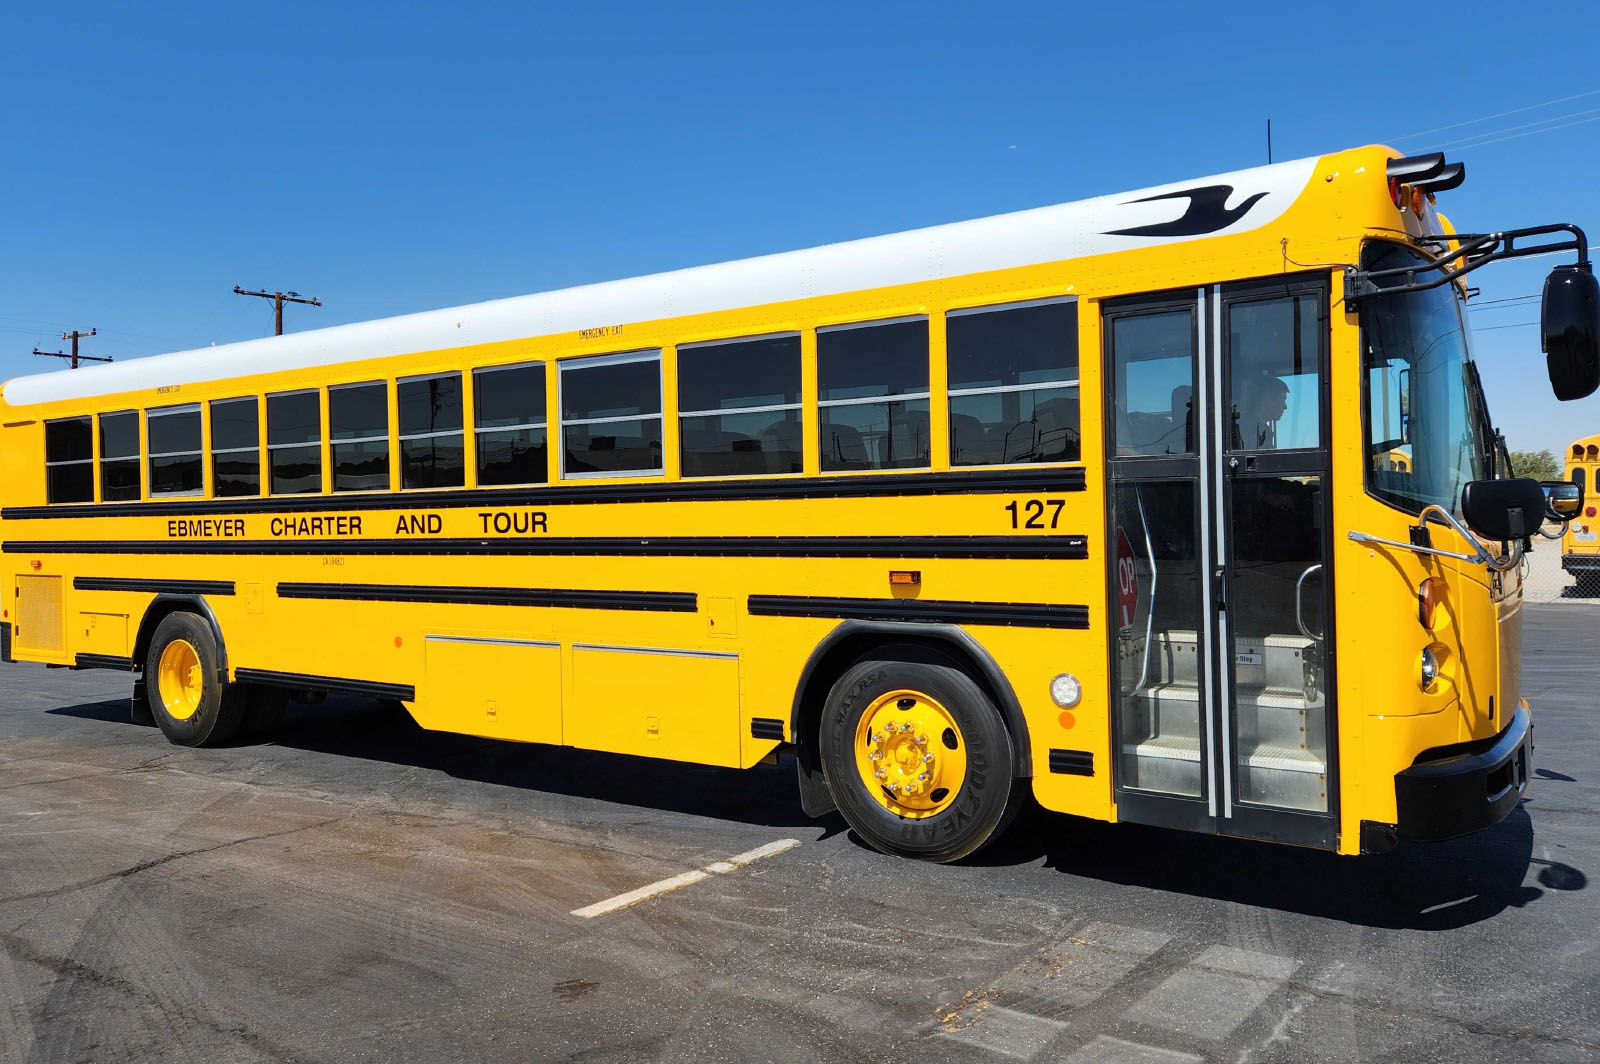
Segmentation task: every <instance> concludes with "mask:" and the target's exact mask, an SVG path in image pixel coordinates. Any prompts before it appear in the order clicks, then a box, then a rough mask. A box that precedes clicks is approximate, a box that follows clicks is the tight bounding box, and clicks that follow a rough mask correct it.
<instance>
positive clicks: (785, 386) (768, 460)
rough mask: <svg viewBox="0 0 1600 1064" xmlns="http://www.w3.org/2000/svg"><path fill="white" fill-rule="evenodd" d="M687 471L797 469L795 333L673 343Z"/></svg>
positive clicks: (689, 473)
mask: <svg viewBox="0 0 1600 1064" xmlns="http://www.w3.org/2000/svg"><path fill="white" fill-rule="evenodd" d="M678 425H679V429H680V436H681V440H682V443H681V448H682V456H683V467H682V468H683V475H684V476H686V477H718V476H763V475H766V474H770V473H798V472H800V452H801V447H800V337H799V335H798V334H791V335H787V336H763V337H756V338H751V339H745V340H719V341H716V342H714V343H705V344H686V345H683V346H681V347H679V348H678Z"/></svg>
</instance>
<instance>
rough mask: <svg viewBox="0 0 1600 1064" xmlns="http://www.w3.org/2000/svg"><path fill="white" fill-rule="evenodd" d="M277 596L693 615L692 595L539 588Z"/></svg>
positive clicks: (346, 589) (413, 588)
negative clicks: (642, 611)
mask: <svg viewBox="0 0 1600 1064" xmlns="http://www.w3.org/2000/svg"><path fill="white" fill-rule="evenodd" d="M278 597H279V598H298V599H333V600H337V601H343V602H434V603H451V604H461V605H472V606H552V607H567V608H571V609H584V610H654V611H658V612H663V613H693V612H694V611H695V610H696V609H697V608H698V601H697V599H696V597H695V594H694V592H692V591H581V590H569V589H558V588H541V587H430V586H422V585H412V584H295V583H281V584H279V585H278Z"/></svg>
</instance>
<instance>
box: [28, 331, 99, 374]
mask: <svg viewBox="0 0 1600 1064" xmlns="http://www.w3.org/2000/svg"><path fill="white" fill-rule="evenodd" d="M99 331H100V330H99V329H90V330H89V331H88V332H79V331H78V330H77V329H73V330H72V331H71V332H69V333H62V334H61V338H62V339H63V340H71V341H72V350H71V351H70V352H67V351H41V350H39V349H38V348H37V347H36V348H34V349H33V353H34V354H36V355H45V356H47V357H49V358H65V359H70V360H71V362H72V365H70V366H69V367H67V368H68V369H77V368H78V363H79V362H80V361H83V362H110V361H112V358H111V356H110V355H80V354H78V341H79V340H80V339H82V338H84V337H87V336H93V335H94V334H95V333H97V332H99Z"/></svg>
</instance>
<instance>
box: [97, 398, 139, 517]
mask: <svg viewBox="0 0 1600 1064" xmlns="http://www.w3.org/2000/svg"><path fill="white" fill-rule="evenodd" d="M138 497H139V412H138V411H137V410H123V411H119V412H118V413H115V414H101V415H100V498H101V500H102V501H105V502H113V501H118V500H124V499H137V498H138Z"/></svg>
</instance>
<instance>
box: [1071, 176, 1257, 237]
mask: <svg viewBox="0 0 1600 1064" xmlns="http://www.w3.org/2000/svg"><path fill="white" fill-rule="evenodd" d="M1231 195H1233V186H1232V185H1201V186H1199V187H1198V188H1186V189H1184V190H1182V191H1181V192H1163V193H1161V194H1160V195H1159V196H1146V197H1145V198H1144V199H1136V200H1129V201H1128V203H1129V204H1133V203H1153V202H1155V201H1156V200H1171V199H1176V200H1181V199H1186V200H1188V201H1189V206H1188V208H1187V209H1186V210H1185V211H1184V212H1183V214H1182V215H1180V216H1179V217H1177V218H1174V219H1173V220H1172V221H1170V222H1155V223H1153V224H1151V225H1136V226H1133V227H1132V228H1130V229H1112V230H1110V231H1108V232H1106V233H1105V234H1103V235H1105V236H1205V235H1206V234H1207V233H1217V232H1221V231H1222V230H1224V229H1226V228H1228V226H1230V225H1232V224H1233V223H1234V222H1237V221H1238V220H1239V219H1240V218H1243V217H1244V216H1245V215H1246V214H1247V213H1249V211H1250V208H1251V207H1254V206H1255V205H1256V203H1257V202H1258V201H1259V200H1260V199H1261V198H1262V197H1263V196H1265V195H1266V193H1265V192H1257V193H1256V194H1255V195H1253V196H1251V197H1249V198H1248V199H1246V200H1245V201H1244V202H1243V203H1241V204H1239V205H1238V206H1237V207H1232V208H1230V207H1229V206H1228V197H1229V196H1231ZM1125 206H1126V204H1125Z"/></svg>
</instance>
